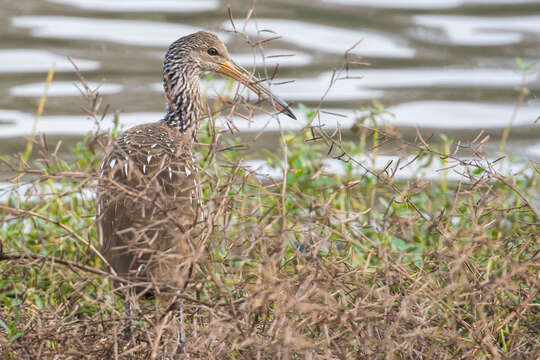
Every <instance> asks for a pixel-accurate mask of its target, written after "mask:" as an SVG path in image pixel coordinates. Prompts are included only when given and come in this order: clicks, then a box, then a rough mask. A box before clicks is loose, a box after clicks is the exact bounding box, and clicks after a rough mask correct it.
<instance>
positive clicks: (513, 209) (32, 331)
mask: <svg viewBox="0 0 540 360" xmlns="http://www.w3.org/2000/svg"><path fill="white" fill-rule="evenodd" d="M88 101H89V106H88V107H87V109H88V113H89V114H90V115H91V117H93V118H95V119H98V120H99V119H100V118H101V116H100V105H101V103H102V102H101V100H100V98H99V95H98V94H97V93H95V92H93V91H91V90H89V93H88ZM221 105H222V104H220V103H217V104H215V108H219V107H220V106H221ZM366 110H367V111H366V112H365V114H366V116H365V117H364V118H363V119H362V120H363V121H362V122H359V124H358V126H357V128H358V130H359V131H358V132H357V133H356V135H354V138H348V139H344V138H343V136H341V133H340V132H339V131H335V132H334V133H329V132H328V131H326V130H325V128H324V127H321V126H318V125H317V118H318V116H319V115H320V111H317V110H313V109H307V108H303V111H304V113H305V115H306V118H307V119H308V120H309V121H308V123H307V124H306V127H305V128H304V130H302V131H299V132H296V133H292V132H286V133H282V134H281V136H280V147H281V148H280V151H279V152H278V151H276V152H272V153H267V154H265V155H263V157H264V158H265V159H264V160H265V164H266V166H267V167H269V168H271V169H273V170H274V172H277V174H281V175H280V176H278V175H272V176H267V175H264V174H261V173H258V172H257V171H254V170H253V169H252V168H249V167H246V166H244V164H245V160H246V158H248V159H249V155H248V152H247V151H245V147H244V146H243V145H242V144H241V142H240V140H238V139H236V138H235V137H234V136H231V135H230V134H229V132H228V131H225V130H223V129H219V128H217V127H216V125H215V121H214V120H215V118H216V117H217V114H214V115H213V116H210V118H209V119H208V120H207V121H206V123H205V124H204V126H203V128H202V130H201V132H200V134H199V138H198V140H199V143H200V146H199V150H200V154H201V156H200V167H201V178H202V184H203V185H202V186H203V190H204V199H205V203H204V209H205V219H204V227H203V232H202V235H201V236H202V241H201V244H203V245H202V246H204V253H205V256H201V257H200V258H198V259H196V261H195V264H194V266H193V270H192V273H191V276H190V279H189V281H188V282H187V284H186V287H185V289H177V290H178V291H177V296H178V298H179V299H181V300H182V303H183V307H184V313H185V319H184V328H185V331H186V333H187V344H186V347H185V349H183V350H180V349H175V350H174V351H179V353H178V355H176V356H177V357H182V356H189V357H190V358H204V359H228V358H233V359H270V358H272V359H273V358H278V359H289V358H302V359H304V358H305V359H352V358H389V359H390V358H404V359H405V358H430V359H450V358H466V359H471V358H486V359H487V358H494V359H502V358H512V359H519V358H523V359H533V358H537V357H538V354H539V351H540V347H539V346H540V343H539V337H538V324H539V320H538V319H539V317H538V315H539V313H538V311H539V310H538V301H539V296H538V292H539V285H540V284H539V277H538V263H539V262H538V260H539V256H540V255H539V254H540V251H539V250H540V249H539V245H538V238H539V235H540V234H539V229H540V228H539V220H540V219H539V214H538V210H537V207H538V194H539V193H540V192H539V190H540V182H539V180H540V172H539V171H538V165H537V164H534V163H529V164H525V165H523V166H522V168H520V169H519V171H514V168H509V163H508V162H504V161H502V160H500V159H497V160H494V161H491V160H489V159H488V158H486V156H485V155H484V153H483V151H482V148H483V146H484V144H485V141H486V140H487V139H485V138H484V137H483V136H479V138H478V139H476V140H475V141H472V142H471V143H469V144H463V143H456V142H453V141H452V140H451V139H448V138H446V137H443V138H442V141H438V142H435V141H434V140H433V139H427V138H425V137H423V136H422V135H421V133H420V132H418V136H417V138H416V139H415V141H405V140H404V139H403V138H402V137H401V136H400V135H399V134H398V133H397V132H396V130H395V129H392V128H391V127H388V126H386V127H385V126H384V124H381V123H380V114H381V113H384V109H383V107H382V105H380V104H375V105H374V107H372V108H369V109H366ZM98 123H99V121H98ZM116 124H117V126H116V127H115V128H114V129H113V130H112V131H111V132H106V133H103V132H96V133H94V134H89V135H88V136H86V137H85V138H84V140H83V141H81V142H80V143H79V144H78V145H77V147H76V148H75V149H72V154H71V158H70V159H69V160H66V159H62V158H60V157H59V156H58V150H59V145H58V146H55V147H53V146H51V145H50V144H48V142H47V140H46V138H44V137H40V138H37V139H35V140H33V147H34V149H33V153H34V154H37V155H35V156H34V158H31V159H30V160H28V159H25V158H24V155H21V156H20V157H12V158H3V166H4V167H5V168H6V169H9V170H10V171H11V172H12V173H14V174H16V176H15V177H14V178H13V179H12V181H13V185H12V186H11V187H10V189H9V190H6V191H5V192H4V193H3V194H2V201H1V204H0V219H1V224H2V226H1V228H0V241H1V242H0V245H1V246H0V274H1V276H0V289H1V291H0V357H1V358H3V359H28V358H42V359H45V358H55V359H146V358H152V359H154V358H161V357H167V356H169V357H173V356H174V355H173V354H170V353H169V354H167V353H166V352H167V351H169V349H171V347H170V346H164V345H167V344H165V342H167V341H169V342H170V341H175V340H174V339H170V338H167V337H166V336H164V334H165V333H166V332H165V331H164V330H163V327H164V322H163V319H164V318H165V315H166V314H165V310H163V309H160V308H158V307H156V306H155V302H154V301H153V300H144V299H140V301H139V302H138V304H139V305H138V306H137V307H136V308H135V309H132V312H131V318H132V320H133V327H134V328H133V329H132V332H131V335H127V333H126V318H125V313H124V300H123V299H122V297H120V296H118V295H117V294H116V293H115V291H114V290H115V289H114V288H113V286H114V285H113V284H115V283H116V282H118V283H119V285H118V286H122V287H124V288H126V287H130V286H135V285H134V281H132V280H129V281H128V280H125V279H118V278H117V277H115V275H114V274H113V273H112V272H111V271H110V269H108V268H107V267H106V266H105V265H104V263H103V261H102V257H101V255H100V253H99V246H98V243H97V238H96V227H95V215H96V207H95V202H94V194H95V188H96V174H97V172H98V171H99V163H100V159H101V156H102V153H103V149H104V148H105V147H106V146H107V144H108V143H110V141H111V139H112V138H114V136H115V135H116V134H117V133H118V123H116ZM383 149H385V150H384V151H389V152H391V153H393V154H398V155H400V156H401V157H400V159H402V160H399V161H398V160H391V161H389V162H388V163H387V164H386V165H385V166H383V167H379V168H377V167H376V166H375V164H376V163H377V159H378V158H380V156H381V153H382V152H383ZM464 154H466V156H465V155H464ZM258 156H261V155H260V154H258ZM329 159H330V160H329ZM329 161H333V164H339V165H338V167H337V168H336V171H333V172H328V171H327V169H328V162H329ZM433 164H435V166H436V167H437V168H438V169H439V170H438V171H436V172H435V174H440V176H435V177H434V178H431V179H427V178H423V177H420V176H413V177H410V178H403V177H400V173H402V172H404V171H407V169H408V168H409V167H412V166H415V167H416V168H422V167H428V166H433ZM450 175H455V176H457V178H458V179H457V181H450V180H449V176H450ZM112 280H116V281H115V282H114V283H113V281H112ZM137 286H140V283H139V284H137ZM163 286H165V285H163ZM173 310H174V309H167V310H166V311H169V312H172V311H173ZM184 352H185V354H184Z"/></svg>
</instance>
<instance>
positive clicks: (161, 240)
mask: <svg viewBox="0 0 540 360" xmlns="http://www.w3.org/2000/svg"><path fill="white" fill-rule="evenodd" d="M209 72H214V73H219V74H223V75H226V76H228V77H231V78H233V79H235V80H237V81H239V82H240V83H242V84H244V85H245V86H247V87H248V88H249V89H251V90H252V91H254V92H255V93H257V94H258V95H260V96H262V95H264V96H267V97H269V98H270V100H271V102H272V104H273V105H274V107H275V108H276V109H277V110H279V111H281V112H283V113H285V114H286V115H287V116H289V117H291V118H293V119H296V118H295V116H294V114H293V113H292V111H291V109H290V108H289V106H288V105H287V104H286V103H285V102H284V101H283V100H281V99H279V98H278V97H277V96H275V95H274V94H273V93H272V92H271V91H270V90H269V89H267V88H266V87H264V86H263V85H262V84H261V82H260V81H259V80H258V79H256V78H255V77H253V76H252V75H251V74H250V73H249V72H247V71H246V70H244V69H243V68H242V67H240V66H238V65H236V64H235V63H234V62H233V61H232V60H231V58H230V56H229V53H228V51H227V48H226V47H225V45H224V44H223V43H222V42H221V41H220V40H219V38H218V37H217V36H215V35H213V34H210V33H207V32H197V33H195V34H191V35H187V36H184V37H182V38H180V39H178V40H177V41H175V42H174V43H172V44H171V46H170V47H169V49H168V51H167V54H166V55H165V62H164V65H163V84H164V89H165V94H166V99H167V112H166V114H165V116H164V118H163V119H161V120H159V121H156V122H153V123H148V124H144V125H139V126H135V127H133V128H131V129H128V130H127V131H125V132H124V133H123V134H122V135H121V136H120V137H119V138H118V139H117V140H116V141H115V142H114V143H113V144H112V145H111V146H110V148H109V149H108V150H107V152H106V154H105V157H104V160H103V163H102V164H101V174H100V180H99V187H98V198H97V202H98V216H97V227H98V236H99V240H100V244H101V247H102V251H103V255H104V256H105V258H106V259H107V261H108V262H109V264H110V265H111V266H112V267H113V268H114V270H115V271H116V272H117V274H118V275H119V276H123V277H131V278H136V279H141V278H142V279H147V280H148V281H149V282H155V283H157V282H159V283H161V284H164V283H166V284H168V285H169V288H170V287H173V288H182V286H184V283H185V281H186V280H187V278H188V276H189V271H190V268H191V264H192V262H193V261H194V258H195V256H196V254H197V250H198V246H199V244H198V241H197V236H198V233H199V232H200V230H198V226H196V225H197V223H198V222H200V217H201V215H200V214H201V211H200V210H201V203H202V199H201V196H202V195H201V191H200V185H199V176H198V171H197V164H196V162H195V160H194V158H193V154H192V148H193V143H194V139H195V137H196V134H197V129H198V127H199V121H200V120H201V117H202V102H201V92H200V87H199V79H200V77H201V75H203V74H205V73H209ZM199 254H200V253H199ZM156 290H157V291H158V292H159V287H157V288H156V287H153V288H152V286H151V285H149V286H147V287H146V288H145V287H144V286H138V287H136V291H137V292H138V293H139V294H141V293H145V292H148V291H151V292H155V291H156Z"/></svg>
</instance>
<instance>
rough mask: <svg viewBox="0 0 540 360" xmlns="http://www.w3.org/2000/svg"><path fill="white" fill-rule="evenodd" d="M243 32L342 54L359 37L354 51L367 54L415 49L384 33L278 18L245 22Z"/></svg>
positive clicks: (398, 54)
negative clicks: (279, 36)
mask: <svg viewBox="0 0 540 360" xmlns="http://www.w3.org/2000/svg"><path fill="white" fill-rule="evenodd" d="M223 26H224V27H225V28H226V29H229V30H232V25H231V24H230V22H224V23H223ZM235 26H236V28H237V29H243V28H244V21H243V20H237V21H235ZM246 32H247V33H248V34H250V35H254V36H257V35H259V36H262V37H264V38H271V37H274V36H276V34H279V35H281V36H282V38H281V39H280V40H282V41H286V42H290V43H293V44H295V45H297V46H300V47H302V48H308V49H313V50H317V51H324V52H329V53H335V54H343V53H345V51H346V50H347V49H349V48H351V47H352V46H353V45H354V44H356V43H357V42H358V41H359V40H362V43H361V44H360V45H359V46H358V47H356V49H354V53H356V54H360V55H364V56H371V57H388V58H412V57H414V54H415V50H414V49H412V48H410V47H408V46H407V45H406V42H405V41H404V40H394V39H392V38H391V37H389V36H388V35H383V34H380V33H378V32H374V31H365V30H363V31H358V30H348V29H343V28H337V27H332V26H326V25H319V24H312V23H306V22H301V21H292V20H282V19H258V20H252V21H250V22H248V24H247V26H246Z"/></svg>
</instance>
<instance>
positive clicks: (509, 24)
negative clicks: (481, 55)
mask: <svg viewBox="0 0 540 360" xmlns="http://www.w3.org/2000/svg"><path fill="white" fill-rule="evenodd" d="M414 21H415V22H416V24H418V25H422V26H429V27H435V28H440V29H442V30H443V31H444V33H445V35H446V36H447V37H448V39H449V41H450V42H451V43H452V44H457V45H467V46H476V45H483V46H485V45H505V44H514V43H518V42H520V41H521V40H522V39H523V36H524V35H525V34H526V33H534V34H535V35H540V16H519V17H492V18H490V17H477V16H448V15H419V16H415V17H414ZM425 40H428V41H429V38H426V39H425ZM440 40H441V39H440V38H436V41H437V42H438V41H440Z"/></svg>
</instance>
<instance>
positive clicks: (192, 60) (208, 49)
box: [164, 31, 296, 119]
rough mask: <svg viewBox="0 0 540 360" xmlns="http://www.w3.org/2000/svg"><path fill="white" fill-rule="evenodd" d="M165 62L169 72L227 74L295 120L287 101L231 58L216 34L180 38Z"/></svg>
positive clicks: (202, 32) (170, 48)
mask: <svg viewBox="0 0 540 360" xmlns="http://www.w3.org/2000/svg"><path fill="white" fill-rule="evenodd" d="M166 59H167V60H166V63H165V68H164V70H165V71H166V72H167V73H169V72H171V71H172V72H177V71H180V69H184V68H186V67H190V68H192V69H194V70H195V71H197V73H198V74H204V73H218V74H222V75H225V76H227V77H230V78H232V79H234V80H236V81H238V82H240V83H241V84H243V85H245V86H246V87H247V88H249V89H250V90H251V91H253V92H255V93H256V94H257V95H259V96H264V97H268V98H269V99H270V101H271V102H272V104H273V106H274V107H275V108H276V109H277V110H279V111H280V112H283V113H285V114H286V115H287V116H289V117H291V118H293V119H296V117H295V115H294V113H293V112H292V110H291V109H290V107H289V105H288V104H287V103H286V102H285V101H283V100H282V99H280V98H279V97H278V96H276V95H275V94H274V93H273V92H272V91H271V90H270V89H268V88H267V87H266V86H264V85H263V84H262V82H261V81H260V80H259V79H257V78H256V77H255V76H253V75H252V74H251V73H250V72H249V71H247V70H246V69H244V68H243V67H241V66H240V65H238V64H236V63H235V62H234V61H233V60H232V59H231V57H230V56H229V52H228V51H227V48H226V47H225V44H223V42H222V41H221V40H220V39H219V38H218V37H217V36H216V35H214V34H211V33H208V32H204V31H199V32H197V33H194V34H191V35H187V36H184V37H182V38H180V39H178V40H177V41H175V42H174V43H173V44H172V45H171V46H170V47H169V51H168V52H167V55H166ZM167 62H168V63H169V64H167ZM167 67H168V68H167ZM173 76H174V75H173Z"/></svg>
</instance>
